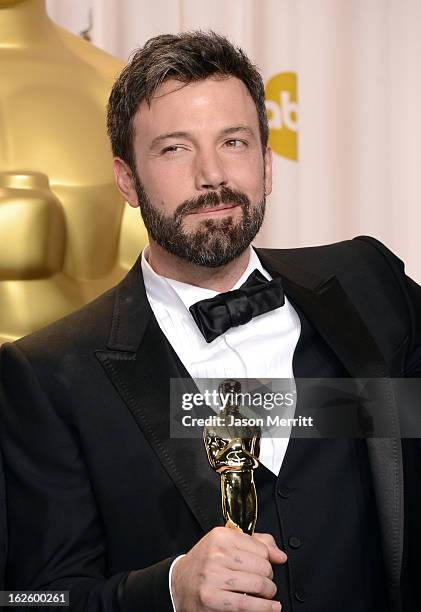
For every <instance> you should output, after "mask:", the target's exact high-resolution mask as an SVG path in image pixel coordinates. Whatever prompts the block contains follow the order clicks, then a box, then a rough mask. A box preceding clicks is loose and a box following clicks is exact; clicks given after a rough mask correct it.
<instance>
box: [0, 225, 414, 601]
mask: <svg viewBox="0 0 421 612" xmlns="http://www.w3.org/2000/svg"><path fill="white" fill-rule="evenodd" d="M258 254H259V257H260V258H261V260H262V262H263V265H264V266H265V267H266V269H267V270H268V271H269V272H271V273H272V275H275V276H276V275H282V277H283V282H284V287H285V290H286V293H287V294H288V295H289V296H290V297H291V298H292V299H293V301H294V302H295V303H296V304H297V305H298V306H299V307H300V308H301V309H302V311H303V312H304V313H305V314H306V316H307V317H308V319H309V320H310V321H311V322H312V323H313V325H314V326H315V327H316V328H317V330H318V331H319V332H320V333H321V335H322V336H323V337H324V338H325V340H326V341H327V342H328V344H329V345H330V347H331V348H332V349H333V350H334V352H335V353H336V354H337V356H338V357H339V359H340V360H341V362H342V363H343V364H344V366H345V367H346V369H347V371H348V372H349V373H350V374H351V375H352V376H359V377H367V378H369V377H387V376H395V377H404V376H420V374H421V288H420V287H419V286H418V285H416V284H415V283H413V282H412V281H411V280H409V279H408V278H406V277H405V275H404V271H403V265H402V263H401V262H400V261H399V260H398V259H397V258H396V257H395V256H394V255H393V254H392V253H390V251H388V250H387V249H386V248H385V247H384V246H383V245H381V244H380V243H378V242H377V241H375V240H374V239H371V238H365V237H361V238H358V239H355V240H352V241H347V242H343V243H338V244H334V245H328V246H324V247H317V248H305V249H294V250H289V249H288V250H259V251H258ZM34 308H36V304H34ZM0 365H1V387H0V388H1V410H0V419H1V441H2V447H3V456H4V463H5V473H6V491H7V496H6V497H7V513H8V535H9V538H8V558H7V569H6V587H7V588H8V589H15V590H17V589H40V588H43V589H49V590H70V597H71V608H72V609H73V610H89V611H94V610H95V611H96V610H104V611H105V610H110V611H111V610H123V611H131V610H133V611H136V612H140V611H147V612H152V611H155V610H159V611H162V610H171V609H172V607H171V602H170V597H169V591H168V570H169V567H170V564H171V561H172V559H173V558H174V557H175V556H176V555H178V554H180V553H183V552H185V551H187V550H188V549H189V548H190V547H191V546H192V545H194V543H195V542H197V541H198V540H199V539H200V538H201V537H202V536H203V535H204V533H205V532H207V531H209V530H210V529H211V528H213V527H214V526H216V525H220V524H221V520H222V517H221V511H220V493H219V477H218V476H217V475H215V474H214V473H213V471H212V470H211V469H210V467H209V465H208V462H207V458H206V455H205V452H204V448H203V442H202V441H201V440H189V441H188V442H186V441H185V440H179V439H171V438H170V437H169V417H168V404H169V379H170V377H180V376H185V377H187V376H188V374H187V372H185V370H184V369H183V367H182V365H181V364H180V363H179V361H178V359H177V357H176V355H175V353H174V351H173V350H172V348H171V347H170V345H169V344H168V342H167V341H166V339H165V337H164V336H163V334H162V332H161V331H160V329H159V327H158V324H157V322H156V320H155V318H154V316H153V313H152V311H151V309H150V306H149V303H148V301H147V298H146V294H145V289H144V285H143V279H142V274H141V267H140V263H139V261H138V262H137V263H136V264H135V266H134V267H133V268H132V270H131V271H130V272H129V274H128V275H127V277H126V278H125V279H124V280H123V281H122V282H121V283H120V284H119V285H118V286H117V287H115V288H113V289H111V290H110V291H108V292H107V293H105V294H104V295H103V296H101V297H99V298H98V299H97V300H95V301H94V302H92V303H91V304H89V305H87V306H86V307H84V308H83V309H81V310H80V311H78V312H76V313H74V314H72V315H70V316H69V317H66V318H65V319H63V320H61V321H59V322H57V323H54V324H53V325H51V326H49V327H47V328H45V329H44V330H42V331H40V332H37V333H35V334H32V335H31V336H28V337H26V338H23V339H21V340H19V341H18V342H16V343H13V344H8V345H5V346H3V348H2V351H1V362H0ZM384 401H385V412H387V413H388V414H389V415H390V422H391V427H393V428H394V429H393V431H394V433H395V434H396V436H395V437H394V438H388V439H370V440H368V441H367V444H368V450H369V459H370V466H371V470H372V476H373V482H374V489H375V495H376V501H377V506H378V516H379V524H380V530H381V535H382V544H383V556H384V560H385V565H386V573H387V581H388V584H387V589H388V592H389V595H390V601H391V602H392V604H393V610H396V611H397V610H399V609H401V608H400V604H399V589H400V576H401V568H402V564H403V562H405V563H407V562H408V559H409V558H413V557H414V555H415V553H416V552H418V553H420V552H421V550H420V549H419V548H418V550H415V543H413V544H411V542H418V540H419V538H418V540H417V539H416V538H415V539H411V538H409V542H410V544H409V545H408V537H407V533H408V529H414V530H416V529H419V528H418V527H417V525H418V519H416V518H414V519H413V518H411V516H412V515H411V514H410V513H409V514H408V512H407V506H405V507H404V498H405V500H406V499H407V498H408V499H409V502H408V503H409V506H408V507H411V504H412V501H411V499H412V496H411V495H410V494H409V493H408V491H409V492H410V491H411V488H410V487H411V486H412V485H411V483H409V484H408V487H407V484H406V482H405V488H404V471H405V470H404V467H405V466H404V461H405V458H404V456H403V455H404V453H403V452H402V445H401V442H400V440H399V430H398V424H397V420H396V418H395V416H396V415H395V413H396V406H395V403H394V399H393V396H389V395H387V396H385V400H384ZM417 443H418V442H416V441H415V442H414V444H415V445H416V444H417ZM411 453H412V454H411V466H412V468H413V467H414V463H413V458H414V457H418V459H419V448H418V447H416V446H415V451H414V449H412V450H411ZM417 453H418V455H417ZM418 467H419V466H418ZM418 467H417V469H416V470H414V475H413V476H411V482H412V480H413V479H417V478H418V480H419V471H418ZM405 473H406V472H405ZM414 490H415V488H414ZM414 494H415V493H414ZM405 496H406V497H405ZM412 523H413V524H412ZM408 526H409V527H408ZM404 528H406V531H405V529H404ZM410 535H411V533H410ZM418 536H419V531H418ZM418 536H417V537H418ZM280 597H281V599H282V595H281V594H280Z"/></svg>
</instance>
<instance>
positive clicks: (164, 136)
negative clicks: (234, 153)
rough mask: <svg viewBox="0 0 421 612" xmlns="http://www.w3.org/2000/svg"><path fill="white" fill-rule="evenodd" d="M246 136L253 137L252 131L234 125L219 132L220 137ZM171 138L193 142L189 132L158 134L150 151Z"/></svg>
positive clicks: (242, 126) (245, 127)
mask: <svg viewBox="0 0 421 612" xmlns="http://www.w3.org/2000/svg"><path fill="white" fill-rule="evenodd" d="M239 133H240V134H248V135H249V136H252V137H254V133H253V131H252V130H251V129H250V128H249V127H247V126H245V125H234V126H232V127H228V128H225V129H224V130H222V131H221V133H220V134H221V136H230V135H232V134H239ZM171 138H187V139H188V140H194V138H193V136H192V134H190V133H189V132H183V131H178V132H167V133H165V134H160V135H159V136H157V137H156V138H154V139H153V140H152V142H151V145H150V149H154V148H155V147H156V146H157V145H159V144H160V143H162V142H163V141H164V140H168V139H171Z"/></svg>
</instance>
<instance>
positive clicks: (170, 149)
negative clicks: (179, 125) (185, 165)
mask: <svg viewBox="0 0 421 612" xmlns="http://www.w3.org/2000/svg"><path fill="white" fill-rule="evenodd" d="M185 150H186V148H185V147H182V146H181V145H170V146H168V147H165V149H162V151H161V153H163V154H164V153H169V154H171V153H178V152H179V151H185Z"/></svg>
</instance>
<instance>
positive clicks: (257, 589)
mask: <svg viewBox="0 0 421 612" xmlns="http://www.w3.org/2000/svg"><path fill="white" fill-rule="evenodd" d="M220 578H221V579H222V584H220V585H218V586H220V587H221V588H222V589H224V590H227V591H236V592H237V593H247V594H248V595H256V596H258V597H263V598H264V599H273V598H274V597H275V595H276V590H277V589H276V584H275V583H274V582H272V580H269V578H266V577H265V576H259V575H258V574H250V573H249V572H232V571H227V570H225V571H224V573H223V574H221V576H220Z"/></svg>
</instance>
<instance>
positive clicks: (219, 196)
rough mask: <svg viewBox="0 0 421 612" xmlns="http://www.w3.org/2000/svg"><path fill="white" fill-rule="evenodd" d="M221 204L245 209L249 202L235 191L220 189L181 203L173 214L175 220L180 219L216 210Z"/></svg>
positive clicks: (244, 195)
mask: <svg viewBox="0 0 421 612" xmlns="http://www.w3.org/2000/svg"><path fill="white" fill-rule="evenodd" d="M221 204H237V205H239V206H243V207H244V208H247V207H249V206H250V200H249V198H248V197H247V196H246V194H245V193H242V192H241V191H235V190H234V189H231V188H230V187H221V189H220V191H219V192H218V191H209V192H208V193H204V194H202V195H200V196H198V197H197V198H191V199H190V200H185V201H184V202H182V203H181V204H180V205H179V206H177V208H176V209H175V212H174V218H175V219H182V218H183V217H185V216H186V215H188V214H190V213H192V212H197V211H199V210H203V209H204V208H216V207H217V206H220V205H221Z"/></svg>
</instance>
